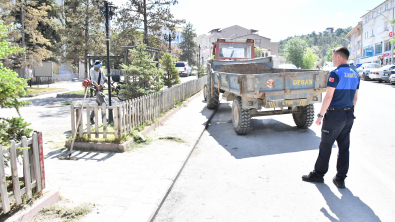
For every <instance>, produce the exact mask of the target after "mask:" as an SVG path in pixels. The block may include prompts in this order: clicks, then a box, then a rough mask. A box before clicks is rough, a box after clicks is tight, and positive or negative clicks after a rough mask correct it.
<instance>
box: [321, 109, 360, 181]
mask: <svg viewBox="0 0 395 222" xmlns="http://www.w3.org/2000/svg"><path fill="white" fill-rule="evenodd" d="M354 119H355V116H354V110H353V109H351V110H347V111H328V112H327V113H326V114H325V116H324V119H323V123H322V129H321V143H320V152H319V155H318V158H317V161H316V163H315V167H314V172H315V173H316V174H317V176H321V177H323V176H324V175H325V174H326V173H327V172H328V165H329V158H330V156H331V151H332V146H333V144H334V142H335V141H337V146H338V147H339V152H338V155H337V174H336V177H337V178H338V179H345V178H346V177H347V172H348V166H349V147H350V132H351V128H352V126H353V124H354Z"/></svg>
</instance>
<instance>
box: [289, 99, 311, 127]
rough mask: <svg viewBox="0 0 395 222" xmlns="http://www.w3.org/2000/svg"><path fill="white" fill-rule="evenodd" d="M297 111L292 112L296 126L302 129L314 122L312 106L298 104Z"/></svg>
mask: <svg viewBox="0 0 395 222" xmlns="http://www.w3.org/2000/svg"><path fill="white" fill-rule="evenodd" d="M298 109H299V112H294V113H292V117H293V118H294V122H295V124H296V126H298V127H299V128H302V129H307V128H309V127H310V126H311V125H312V124H313V122H314V106H313V104H310V105H308V106H299V107H298Z"/></svg>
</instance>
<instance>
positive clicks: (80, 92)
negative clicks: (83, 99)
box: [63, 90, 89, 95]
mask: <svg viewBox="0 0 395 222" xmlns="http://www.w3.org/2000/svg"><path fill="white" fill-rule="evenodd" d="M63 94H65V95H84V94H85V90H78V91H71V92H67V93H63ZM88 94H89V90H88Z"/></svg>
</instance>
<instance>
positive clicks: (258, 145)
mask: <svg viewBox="0 0 395 222" xmlns="http://www.w3.org/2000/svg"><path fill="white" fill-rule="evenodd" d="M231 110H232V109H231V106H230V104H229V103H221V105H220V106H219V107H218V110H217V112H216V114H215V116H214V118H213V119H212V121H211V123H210V127H208V128H207V131H208V132H209V133H210V135H211V136H212V137H213V138H214V139H215V140H216V141H217V142H218V143H219V144H220V145H221V146H222V147H223V148H224V149H225V150H226V151H228V152H229V153H230V154H231V155H232V156H234V157H235V158H236V159H242V158H249V157H257V156H265V155H274V154H284V153H292V152H299V151H306V150H317V149H318V147H319V143H320V141H321V138H320V137H318V136H316V133H315V132H314V131H312V130H310V129H300V128H298V127H296V126H294V125H293V126H291V125H288V124H285V123H283V122H280V121H278V120H275V119H272V118H271V117H270V116H269V117H265V118H259V119H251V129H250V131H249V132H248V134H247V135H243V136H239V135H237V134H236V133H235V131H234V129H233V124H232V120H231ZM287 117H289V118H291V119H292V116H290V115H287ZM334 147H336V146H334Z"/></svg>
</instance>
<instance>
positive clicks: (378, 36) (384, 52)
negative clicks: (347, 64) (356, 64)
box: [360, 0, 395, 65]
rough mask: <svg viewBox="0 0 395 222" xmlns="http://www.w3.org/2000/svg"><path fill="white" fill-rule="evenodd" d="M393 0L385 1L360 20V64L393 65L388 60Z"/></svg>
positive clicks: (394, 1)
mask: <svg viewBox="0 0 395 222" xmlns="http://www.w3.org/2000/svg"><path fill="white" fill-rule="evenodd" d="M394 9H395V0H387V1H384V2H383V3H381V4H380V5H378V6H376V7H375V8H373V9H372V10H369V12H368V13H366V14H364V15H363V16H362V17H361V19H362V55H361V59H360V62H361V63H366V62H373V63H378V64H383V65H386V64H394V61H391V59H390V53H391V44H390V42H389V39H390V38H392V37H390V32H391V29H392V27H391V25H390V23H389V20H392V19H394ZM392 53H393V52H392Z"/></svg>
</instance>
